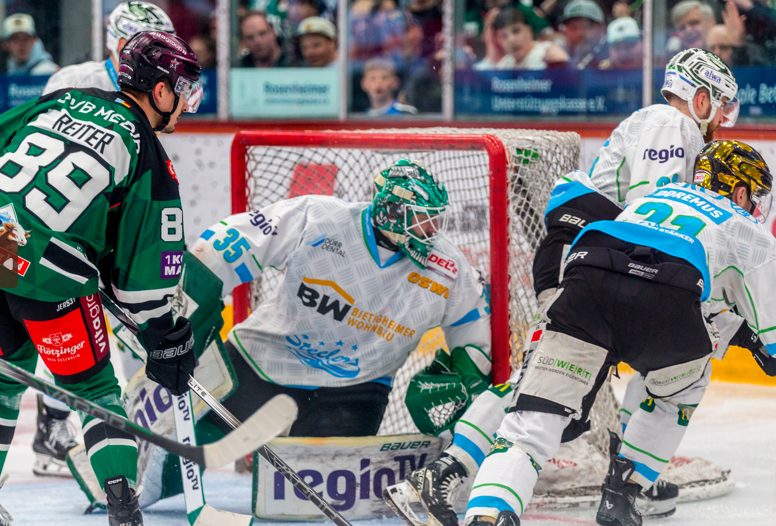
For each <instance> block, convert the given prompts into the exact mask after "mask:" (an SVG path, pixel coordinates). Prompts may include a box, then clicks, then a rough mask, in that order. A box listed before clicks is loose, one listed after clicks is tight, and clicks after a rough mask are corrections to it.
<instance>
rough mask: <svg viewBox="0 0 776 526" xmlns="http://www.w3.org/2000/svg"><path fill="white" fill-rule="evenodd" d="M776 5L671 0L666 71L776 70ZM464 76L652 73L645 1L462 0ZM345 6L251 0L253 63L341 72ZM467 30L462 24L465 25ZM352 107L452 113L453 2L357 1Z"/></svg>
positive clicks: (244, 42)
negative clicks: (679, 57)
mask: <svg viewBox="0 0 776 526" xmlns="http://www.w3.org/2000/svg"><path fill="white" fill-rule="evenodd" d="M767 1H771V2H774V0H762V1H760V0H714V1H712V2H707V1H701V0H681V1H678V0H668V3H667V6H666V17H665V18H666V20H656V23H655V32H654V35H655V36H654V46H655V47H654V50H655V53H654V55H655V57H654V58H655V60H654V65H655V66H656V67H661V66H663V65H665V63H666V61H667V60H668V59H669V58H670V57H671V56H673V54H675V53H676V52H677V51H679V50H681V49H687V48H691V47H699V48H704V49H707V50H710V51H712V52H714V53H716V54H718V55H719V56H720V57H722V58H723V59H724V60H725V62H727V63H728V65H730V66H772V65H776V11H774V5H776V2H774V5H770V4H767V3H765V2H767ZM456 5H457V8H458V9H462V8H463V9H464V13H465V14H464V20H463V25H462V27H458V28H457V32H456V43H455V44H456V45H455V49H456V51H455V64H456V69H474V70H542V69H546V68H567V69H578V70H580V69H601V70H611V69H641V67H642V57H643V29H642V9H641V5H642V0H635V2H632V3H628V2H627V1H624V0H521V1H517V0H458V3H457V4H456ZM336 9H337V2H336V1H335V0H250V1H249V3H248V4H247V5H246V9H244V10H243V11H242V13H241V15H242V17H241V25H240V42H241V53H242V55H241V62H240V65H242V66H245V67H250V66H253V67H283V66H293V67H331V66H336V65H337V63H338V58H339V56H340V53H341V50H338V49H337V34H338V31H339V30H341V28H338V27H337V25H336V22H337V16H336ZM459 26H460V22H459ZM347 31H348V50H347V55H348V61H349V64H350V72H351V74H352V79H353V80H352V85H351V91H352V94H353V99H352V100H353V103H352V108H351V111H365V112H367V113H372V114H375V115H379V114H386V113H408V112H409V113H412V112H415V111H420V112H439V111H441V91H442V88H441V77H440V75H441V65H442V53H443V33H442V1H441V0H351V2H350V4H349V8H348V27H347Z"/></svg>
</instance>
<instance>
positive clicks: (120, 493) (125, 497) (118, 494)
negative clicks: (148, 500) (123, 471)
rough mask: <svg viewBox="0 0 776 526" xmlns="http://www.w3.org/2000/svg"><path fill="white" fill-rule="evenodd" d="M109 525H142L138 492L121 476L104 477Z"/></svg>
mask: <svg viewBox="0 0 776 526" xmlns="http://www.w3.org/2000/svg"><path fill="white" fill-rule="evenodd" d="M105 496H106V497H107V498H108V524H109V526H143V514H142V513H141V512H140V505H139V504H138V499H137V496H138V494H137V493H136V492H135V490H133V489H132V488H130V487H129V483H128V482H127V478H126V477H124V476H123V475H122V476H119V477H113V478H109V479H105Z"/></svg>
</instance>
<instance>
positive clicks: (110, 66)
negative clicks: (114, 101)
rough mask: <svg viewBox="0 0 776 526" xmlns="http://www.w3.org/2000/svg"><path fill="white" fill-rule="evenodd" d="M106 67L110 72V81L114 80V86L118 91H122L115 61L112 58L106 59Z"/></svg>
mask: <svg viewBox="0 0 776 526" xmlns="http://www.w3.org/2000/svg"><path fill="white" fill-rule="evenodd" d="M105 69H106V70H107V72H108V76H109V77H110V81H111V82H113V87H114V88H116V91H121V88H119V75H118V73H116V68H115V67H113V62H111V60H110V59H108V60H106V61H105Z"/></svg>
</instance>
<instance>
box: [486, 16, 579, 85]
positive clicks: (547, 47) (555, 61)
mask: <svg viewBox="0 0 776 526" xmlns="http://www.w3.org/2000/svg"><path fill="white" fill-rule="evenodd" d="M493 25H494V27H497V28H499V29H497V30H496V38H497V39H498V42H499V45H501V46H502V47H503V48H504V50H505V51H506V55H505V56H504V58H502V59H501V60H500V61H499V62H498V64H496V69H526V70H540V69H546V68H547V67H558V66H561V67H562V66H565V65H566V64H567V63H568V61H569V56H568V54H567V53H566V52H565V51H564V50H563V48H561V47H560V46H559V45H557V44H555V43H554V42H536V41H534V38H533V31H531V27H530V26H529V25H528V24H526V22H525V17H524V16H523V13H522V12H521V11H520V10H518V9H515V8H514V7H506V8H504V9H502V10H501V11H500V12H499V14H498V16H497V17H496V19H495V20H494V21H493Z"/></svg>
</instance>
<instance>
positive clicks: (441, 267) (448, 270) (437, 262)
mask: <svg viewBox="0 0 776 526" xmlns="http://www.w3.org/2000/svg"><path fill="white" fill-rule="evenodd" d="M441 256H444V257H441ZM427 267H428V268H429V269H430V270H433V271H434V272H437V273H438V274H442V275H443V276H444V277H446V278H449V279H451V280H453V281H455V278H456V277H457V276H458V265H457V264H456V263H455V260H453V259H450V258H449V257H448V256H445V255H444V254H440V253H436V252H432V253H431V255H430V256H428V265H427Z"/></svg>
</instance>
